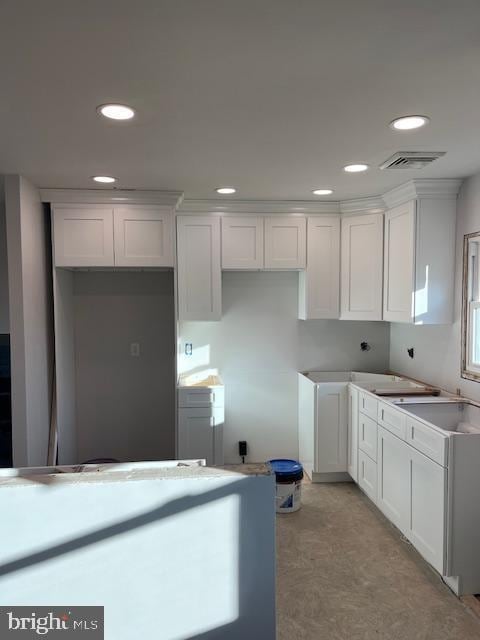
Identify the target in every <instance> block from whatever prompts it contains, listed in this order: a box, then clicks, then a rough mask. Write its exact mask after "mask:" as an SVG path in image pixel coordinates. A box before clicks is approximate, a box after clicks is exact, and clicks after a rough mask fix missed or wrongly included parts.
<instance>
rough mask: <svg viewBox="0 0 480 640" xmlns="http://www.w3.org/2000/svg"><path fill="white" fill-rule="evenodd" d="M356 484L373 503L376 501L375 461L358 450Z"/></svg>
mask: <svg viewBox="0 0 480 640" xmlns="http://www.w3.org/2000/svg"><path fill="white" fill-rule="evenodd" d="M358 486H359V487H361V488H362V489H363V490H364V491H365V493H366V494H367V496H368V497H369V498H370V500H372V501H373V502H374V503H375V504H376V503H377V463H376V462H374V461H373V460H372V459H371V458H369V457H368V456H367V454H366V453H364V452H363V451H361V450H360V449H359V450H358Z"/></svg>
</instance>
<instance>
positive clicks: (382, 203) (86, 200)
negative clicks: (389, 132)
mask: <svg viewBox="0 0 480 640" xmlns="http://www.w3.org/2000/svg"><path fill="white" fill-rule="evenodd" d="M461 184H462V180H461V179H457V178H447V179H420V180H409V181H408V182H405V183H404V184H402V185H400V186H398V187H395V188H393V189H390V191H387V192H386V193H385V194H383V196H371V197H368V198H353V199H351V200H342V201H332V200H329V201H318V200H223V199H219V198H217V199H211V200H198V199H184V194H183V192H182V191H142V190H135V189H132V190H128V189H40V196H41V199H42V202H50V203H56V204H59V203H61V204H152V205H165V206H170V207H172V208H176V209H177V211H178V212H179V213H182V214H186V215H188V214H199V213H209V214H216V215H230V214H231V215H238V214H252V215H262V214H265V215H270V214H277V213H278V214H291V215H298V216H308V215H329V216H331V215H334V214H339V213H341V214H344V215H352V214H357V213H381V212H383V211H385V210H386V209H391V208H393V207H396V206H398V205H400V204H404V203H405V202H408V201H409V200H415V199H416V198H448V199H455V198H456V197H457V194H458V190H459V188H460V185H461Z"/></svg>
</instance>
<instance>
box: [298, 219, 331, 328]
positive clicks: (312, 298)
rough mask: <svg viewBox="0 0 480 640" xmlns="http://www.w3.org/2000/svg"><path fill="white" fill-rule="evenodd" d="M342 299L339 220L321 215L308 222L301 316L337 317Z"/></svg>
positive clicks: (300, 293) (307, 317)
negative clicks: (340, 298) (340, 299)
mask: <svg viewBox="0 0 480 640" xmlns="http://www.w3.org/2000/svg"><path fill="white" fill-rule="evenodd" d="M339 297H340V220H339V218H338V216H322V217H320V216H318V217H311V218H308V222H307V268H306V270H305V271H304V272H302V273H300V286H299V317H300V318H301V319H302V320H310V319H312V320H313V319H321V318H338V316H339Z"/></svg>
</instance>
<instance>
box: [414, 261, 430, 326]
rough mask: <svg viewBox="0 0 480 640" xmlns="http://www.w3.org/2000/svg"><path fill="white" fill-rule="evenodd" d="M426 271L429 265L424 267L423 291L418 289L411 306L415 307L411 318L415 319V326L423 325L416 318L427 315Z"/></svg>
mask: <svg viewBox="0 0 480 640" xmlns="http://www.w3.org/2000/svg"><path fill="white" fill-rule="evenodd" d="M428 270H429V265H428V264H427V265H426V266H425V286H424V287H423V289H418V290H417V291H416V292H415V294H414V296H413V301H412V304H414V305H415V306H414V309H413V314H412V317H414V318H415V319H416V320H415V324H423V321H422V320H418V318H419V317H420V316H422V315H425V314H426V313H428Z"/></svg>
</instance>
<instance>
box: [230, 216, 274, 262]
mask: <svg viewBox="0 0 480 640" xmlns="http://www.w3.org/2000/svg"><path fill="white" fill-rule="evenodd" d="M263 227H264V219H263V218H262V217H255V216H238V217H224V218H222V269H263V262H264V260H263V235H264V234H263Z"/></svg>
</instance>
